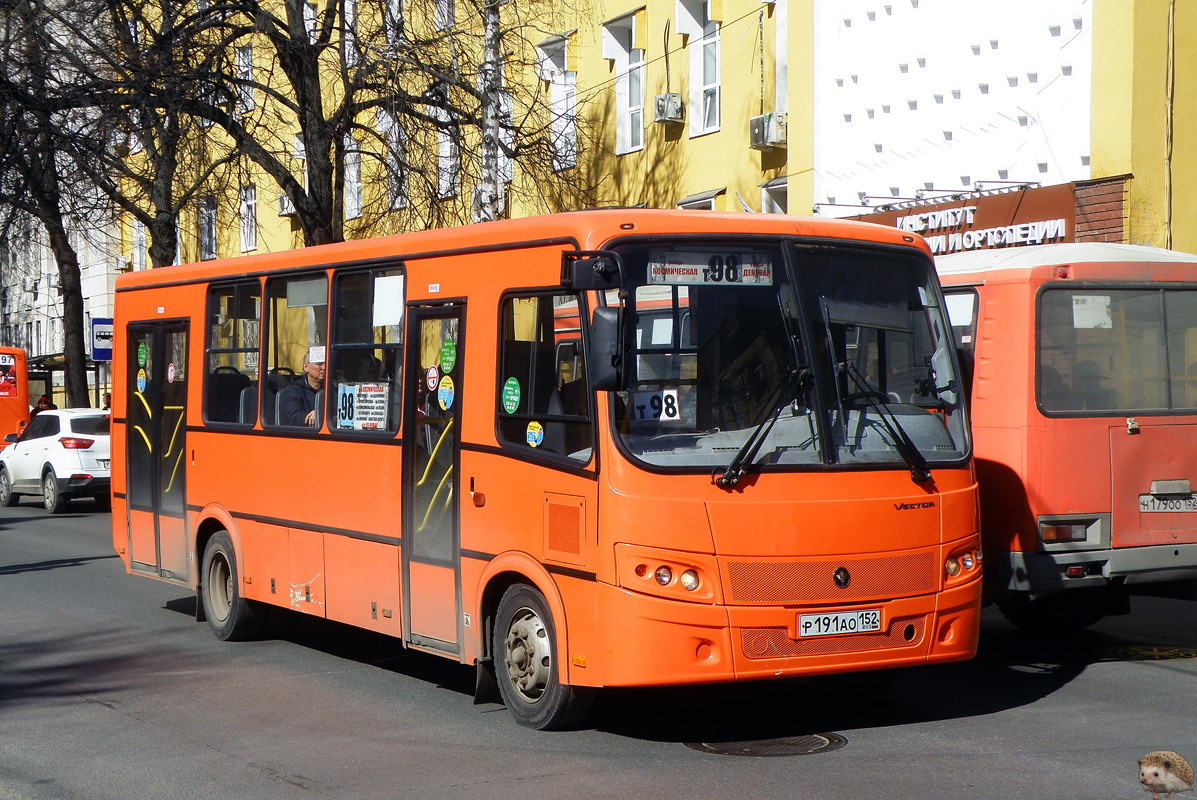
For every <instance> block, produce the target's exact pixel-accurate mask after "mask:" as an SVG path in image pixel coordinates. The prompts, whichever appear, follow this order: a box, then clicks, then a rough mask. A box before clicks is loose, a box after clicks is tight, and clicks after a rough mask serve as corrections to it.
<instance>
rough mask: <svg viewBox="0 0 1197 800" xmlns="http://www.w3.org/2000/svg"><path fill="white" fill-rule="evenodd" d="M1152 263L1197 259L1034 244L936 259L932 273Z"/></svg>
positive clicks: (1108, 247)
mask: <svg viewBox="0 0 1197 800" xmlns="http://www.w3.org/2000/svg"><path fill="white" fill-rule="evenodd" d="M1142 261H1153V262H1160V263H1197V256H1195V255H1192V254H1191V253H1182V252H1180V251H1179V250H1166V249H1164V248H1162V247H1144V246H1142V245H1133V244H1114V243H1111V242H1074V243H1067V244H1037V245H1030V246H1028V247H1011V248H1008V249H1002V250H972V251H969V252H967V253H953V254H951V255H946V256H937V257H936V259H935V269H936V271H937V272H939V274H940V275H959V274H963V273H968V272H994V271H996V270H1005V269H1033V268H1035V267H1050V266H1061V265H1065V264H1082V263H1085V264H1109V263H1125V262H1142Z"/></svg>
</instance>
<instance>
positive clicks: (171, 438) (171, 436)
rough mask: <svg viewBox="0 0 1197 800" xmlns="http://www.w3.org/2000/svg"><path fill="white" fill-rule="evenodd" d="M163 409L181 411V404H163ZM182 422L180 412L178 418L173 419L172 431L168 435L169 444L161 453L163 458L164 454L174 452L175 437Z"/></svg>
mask: <svg viewBox="0 0 1197 800" xmlns="http://www.w3.org/2000/svg"><path fill="white" fill-rule="evenodd" d="M163 409H164V410H166V411H182V410H183V406H163ZM182 424H183V415H182V414H180V415H179V418H178V420H176V421H175V430H174V433H172V434H171V435H170V446H169V447H167V448H166V452H165V453H163V454H162V457H163V458H165V457H166V456H169V455H170V454H171V453H173V452H174V449H175V439H177V438H178V436H179V427H180V426H182Z"/></svg>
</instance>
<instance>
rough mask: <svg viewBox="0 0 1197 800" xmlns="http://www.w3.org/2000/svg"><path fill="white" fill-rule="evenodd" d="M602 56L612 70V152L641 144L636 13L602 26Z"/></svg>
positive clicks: (641, 55)
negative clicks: (613, 113)
mask: <svg viewBox="0 0 1197 800" xmlns="http://www.w3.org/2000/svg"><path fill="white" fill-rule="evenodd" d="M603 57H604V58H606V59H608V60H609V61H611V62H613V64H612V66H613V67H614V71H615V152H616V153H618V154H623V153H630V152H633V151H635V150H640V149H642V148H643V147H644V50H643V49H642V48H637V47H636V15H635V14H629V15H627V16H626V17H620V18H619V19H616V20H612V21H611V22H608V23H607V24H605V25H604V26H603Z"/></svg>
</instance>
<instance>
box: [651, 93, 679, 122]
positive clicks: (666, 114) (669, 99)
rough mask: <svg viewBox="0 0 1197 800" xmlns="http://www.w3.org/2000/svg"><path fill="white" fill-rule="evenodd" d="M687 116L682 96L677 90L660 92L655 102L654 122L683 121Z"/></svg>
mask: <svg viewBox="0 0 1197 800" xmlns="http://www.w3.org/2000/svg"><path fill="white" fill-rule="evenodd" d="M685 116H686V108H685V106H683V105H682V96H681V95H680V94H678V93H677V92H669V93H667V94H659V95H657V96H656V97H655V98H654V102H653V121H654V122H681V121H682V120H683V119H684V118H685Z"/></svg>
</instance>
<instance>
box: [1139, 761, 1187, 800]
mask: <svg viewBox="0 0 1197 800" xmlns="http://www.w3.org/2000/svg"><path fill="white" fill-rule="evenodd" d="M1139 783H1141V784H1142V785H1143V791H1145V792H1151V800H1160V794H1161V793H1163V792H1167V796H1168V797H1172V796H1174V795H1175V794H1176V793H1177V792H1188V791H1191V790H1192V788H1193V768H1192V767H1191V766H1189V762H1188V761H1185V759H1184V756H1181V755H1179V754H1177V753H1173V752H1172V751H1171V750H1155V751H1153V752H1151V753H1148V754H1147V755H1145V756H1143V757H1142V758H1140V759H1139Z"/></svg>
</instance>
